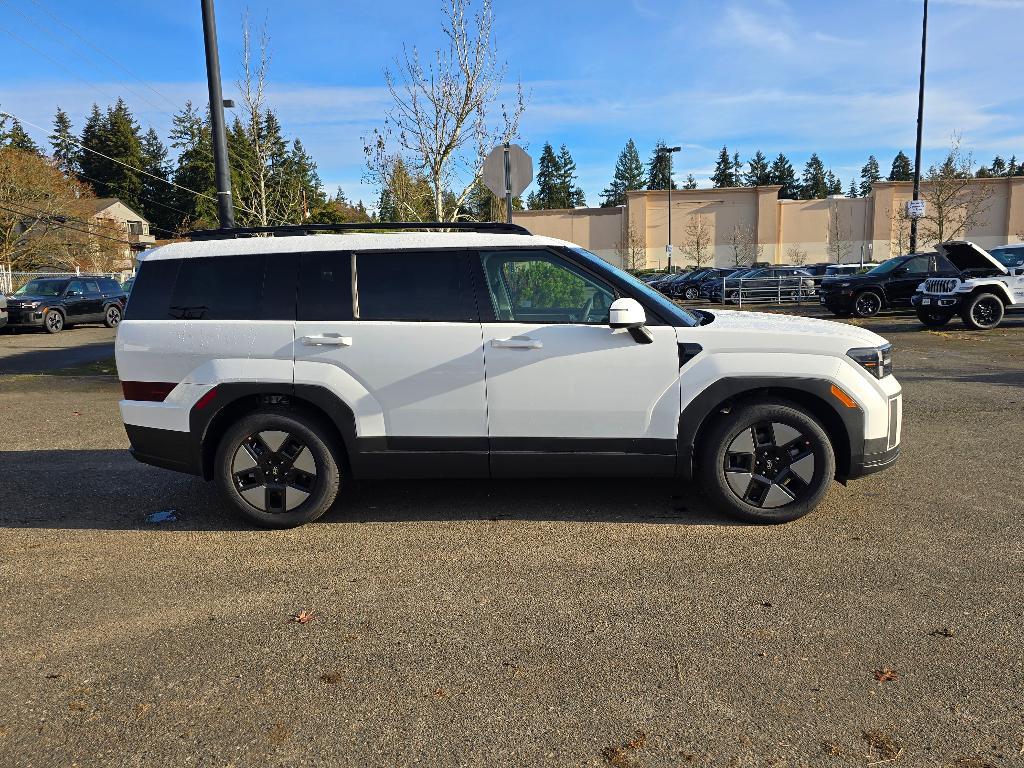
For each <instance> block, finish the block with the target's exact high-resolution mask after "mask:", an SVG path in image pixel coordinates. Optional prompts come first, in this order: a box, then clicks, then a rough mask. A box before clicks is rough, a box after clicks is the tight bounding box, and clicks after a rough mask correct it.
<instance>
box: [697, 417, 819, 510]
mask: <svg viewBox="0 0 1024 768" xmlns="http://www.w3.org/2000/svg"><path fill="white" fill-rule="evenodd" d="M698 451H699V453H698V461H699V464H698V475H699V478H700V480H701V482H702V484H703V486H704V489H705V491H706V493H707V494H708V496H710V497H711V500H712V501H713V502H714V503H715V505H716V506H717V507H719V508H721V509H723V510H724V511H726V512H728V513H729V514H731V515H733V516H734V517H738V518H740V519H742V520H747V521H750V522H756V523H785V522H789V521H790V520H796V519H797V518H798V517H803V516H804V515H806V514H807V513H808V512H810V511H811V510H812V509H814V508H815V507H816V506H818V503H819V502H820V501H821V499H822V498H823V497H824V496H825V493H826V492H827V491H828V487H829V485H830V484H831V483H832V478H833V477H834V476H835V473H836V460H835V454H834V452H833V450H832V443H831V442H830V441H829V438H828V435H827V434H826V433H825V430H824V429H823V428H822V426H821V424H820V423H818V420H817V419H815V418H814V417H813V416H811V415H810V414H809V413H807V412H806V411H804V410H803V409H802V408H800V407H799V406H798V405H796V404H794V403H789V402H786V401H781V400H779V401H769V402H764V403H751V404H747V405H740V406H738V407H736V408H734V409H733V410H732V411H731V412H730V413H729V414H727V415H726V416H724V417H723V418H721V419H720V420H718V422H717V423H716V424H714V425H713V426H712V428H711V430H710V431H709V433H708V434H707V435H706V436H705V437H704V439H703V441H702V444H701V445H700V446H699V448H698Z"/></svg>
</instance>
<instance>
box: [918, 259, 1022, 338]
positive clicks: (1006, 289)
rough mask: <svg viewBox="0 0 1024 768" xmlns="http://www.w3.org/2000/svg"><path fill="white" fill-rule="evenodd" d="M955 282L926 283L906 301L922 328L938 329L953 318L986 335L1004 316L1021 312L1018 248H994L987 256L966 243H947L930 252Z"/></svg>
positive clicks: (938, 279)
mask: <svg viewBox="0 0 1024 768" xmlns="http://www.w3.org/2000/svg"><path fill="white" fill-rule="evenodd" d="M935 250H936V251H938V252H939V253H940V254H941V255H942V256H945V257H946V258H947V259H948V260H949V261H950V262H952V264H953V266H954V267H956V268H957V269H958V270H960V276H959V277H932V278H929V279H927V280H925V281H924V282H923V283H921V284H920V285H919V286H918V287H917V292H916V293H915V294H914V296H913V298H912V299H911V300H910V301H911V303H912V304H913V305H914V308H915V309H916V310H917V317H918V319H920V321H921V322H922V323H924V324H925V325H927V326H930V327H932V328H938V327H941V326H943V325H945V324H946V323H948V322H949V321H950V319H951V318H952V317H953V315H955V314H959V315H960V318H961V319H962V320H963V321H964V325H966V326H967V327H968V328H974V329H975V330H979V331H987V330H990V329H992V328H995V327H996V326H997V325H999V323H1001V322H1002V320H1003V315H1004V314H1005V313H1006V312H1013V311H1024V244H1022V245H1000V246H998V247H996V248H993V249H992V250H991V251H986V250H985V249H984V248H982V247H980V246H978V245H975V244H974V243H972V242H970V241H969V240H950V241H949V242H946V243H940V244H939V245H938V246H936V248H935Z"/></svg>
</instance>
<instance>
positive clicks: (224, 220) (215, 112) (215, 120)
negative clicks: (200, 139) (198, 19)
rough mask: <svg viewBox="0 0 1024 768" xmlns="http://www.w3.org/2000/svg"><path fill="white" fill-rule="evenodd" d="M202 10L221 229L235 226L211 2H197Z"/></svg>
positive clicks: (214, 22)
mask: <svg viewBox="0 0 1024 768" xmlns="http://www.w3.org/2000/svg"><path fill="white" fill-rule="evenodd" d="M199 2H200V5H201V6H202V10H203V41H204V43H205V44H206V81H207V83H208V85H209V87H210V124H211V127H212V129H213V166H214V171H215V175H216V179H217V215H218V218H219V219H220V227H221V229H231V228H233V227H234V226H235V206H234V204H233V201H232V199H231V171H230V169H229V168H228V136H227V131H226V130H225V128H224V94H223V92H222V90H221V85H220V54H219V53H218V52H217V20H216V19H215V18H214V15H213V0H199Z"/></svg>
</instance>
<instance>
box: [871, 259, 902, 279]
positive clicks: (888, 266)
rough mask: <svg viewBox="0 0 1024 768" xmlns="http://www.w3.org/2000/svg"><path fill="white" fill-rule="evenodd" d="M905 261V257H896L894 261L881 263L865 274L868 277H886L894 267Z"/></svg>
mask: <svg viewBox="0 0 1024 768" xmlns="http://www.w3.org/2000/svg"><path fill="white" fill-rule="evenodd" d="M905 260H906V256H897V257H896V258H895V259H889V260H888V261H883V262H882V263H881V264H879V265H878V266H877V267H875V268H873V269H869V270H868V271H867V273H866V274H869V275H887V274H889V273H890V272H892V271H893V270H894V269H896V267H898V266H900V265H901V264H902V263H903V262H904V261H905Z"/></svg>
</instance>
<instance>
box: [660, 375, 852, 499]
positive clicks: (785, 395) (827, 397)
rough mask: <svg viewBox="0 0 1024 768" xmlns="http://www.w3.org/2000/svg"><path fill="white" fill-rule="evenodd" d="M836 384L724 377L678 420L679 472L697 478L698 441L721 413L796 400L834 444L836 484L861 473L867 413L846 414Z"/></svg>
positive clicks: (792, 378) (794, 378) (849, 411)
mask: <svg viewBox="0 0 1024 768" xmlns="http://www.w3.org/2000/svg"><path fill="white" fill-rule="evenodd" d="M831 388H832V382H831V381H829V380H827V379H817V378H810V377H798V376H762V377H746V376H742V377H740V376H737V377H726V378H722V379H719V380H718V381H716V382H714V383H713V384H711V385H710V386H708V387H706V388H705V389H704V390H703V391H702V392H701V393H700V394H699V395H697V397H695V398H694V399H693V400H692V401H691V402H690V403H689V404H688V405H687V406H686V408H684V409H683V411H682V413H681V414H680V416H679V433H678V446H677V452H678V456H679V459H678V471H679V475H680V476H681V477H682V478H683V479H684V480H688V481H689V480H692V479H693V478H694V476H695V461H696V452H697V444H698V441H699V439H700V437H701V435H702V434H703V432H704V431H705V430H706V428H707V427H708V426H709V425H710V424H711V422H712V421H713V420H714V418H715V415H716V414H717V413H720V412H722V409H723V408H728V407H731V406H732V405H733V404H735V403H737V402H740V401H742V400H745V399H752V400H753V399H762V398H765V397H778V398H781V399H787V400H792V401H793V402H795V403H796V404H797V405H801V406H803V407H805V408H807V409H808V410H809V411H810V412H811V414H812V415H814V416H815V417H816V418H817V419H818V420H819V421H821V423H822V426H823V427H824V428H825V431H826V433H828V436H829V438H830V440H831V441H832V447H833V450H834V451H835V456H836V479H837V480H840V481H841V482H845V481H846V480H847V479H849V478H852V477H856V476H859V475H860V474H861V473H862V468H863V464H864V454H865V440H864V412H863V411H862V410H861V409H859V408H847V407H845V406H842V405H841V404H840V403H839V402H838V401H836V400H835V398H834V397H833V395H832V394H831Z"/></svg>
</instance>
